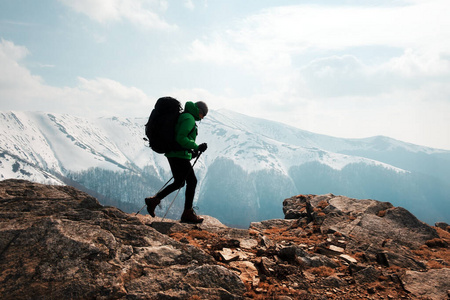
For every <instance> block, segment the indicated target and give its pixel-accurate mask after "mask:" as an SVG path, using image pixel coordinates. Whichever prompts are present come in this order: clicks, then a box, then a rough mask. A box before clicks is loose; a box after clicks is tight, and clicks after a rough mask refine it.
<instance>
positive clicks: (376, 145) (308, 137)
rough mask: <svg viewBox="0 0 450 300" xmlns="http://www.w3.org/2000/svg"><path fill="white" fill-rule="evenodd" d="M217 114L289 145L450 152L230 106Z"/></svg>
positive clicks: (217, 117)
mask: <svg viewBox="0 0 450 300" xmlns="http://www.w3.org/2000/svg"><path fill="white" fill-rule="evenodd" d="M208 117H209V116H208ZM213 118H215V121H216V122H220V123H222V124H232V125H231V126H233V127H235V128H239V129H241V130H242V131H244V132H252V133H254V134H257V135H261V136H266V137H267V138H270V139H274V140H277V141H279V142H282V143H286V144H289V145H295V146H303V147H308V148H318V149H322V150H326V151H330V152H342V151H355V150H380V151H388V150H392V149H404V150H406V151H408V152H413V153H418V152H422V153H425V154H434V153H447V154H448V153H449V152H450V151H447V150H440V149H434V148H430V147H424V146H419V145H414V144H411V143H406V142H402V141H399V140H395V139H392V138H389V137H385V136H374V137H369V138H362V139H347V138H337V137H332V136H327V135H322V134H317V133H312V132H309V131H305V130H301V129H298V128H295V127H292V126H288V125H285V124H282V123H278V122H274V121H268V120H264V119H258V118H253V117H249V116H246V115H242V114H239V113H236V112H233V111H229V110H219V111H217V113H216V114H215V115H214V117H213Z"/></svg>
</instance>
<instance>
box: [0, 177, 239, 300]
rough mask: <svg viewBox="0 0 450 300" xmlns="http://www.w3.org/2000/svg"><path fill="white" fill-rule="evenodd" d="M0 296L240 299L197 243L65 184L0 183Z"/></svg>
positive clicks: (230, 278)
mask: <svg viewBox="0 0 450 300" xmlns="http://www.w3.org/2000/svg"><path fill="white" fill-rule="evenodd" d="M0 228H1V229H0V295H1V297H0V298H1V299H94V298H95V299H118V298H119V299H120V298H123V299H125V298H127V299H188V298H192V297H194V296H198V297H199V298H203V299H219V298H227V299H238V298H241V297H242V295H243V293H244V292H245V286H244V284H243V283H242V281H241V280H240V278H239V277H238V276H237V275H236V274H235V273H234V272H232V271H230V270H228V269H226V268H224V267H222V266H219V265H217V263H216V261H215V260H214V259H213V257H211V256H210V255H208V254H206V253H205V252H204V251H202V250H201V249H198V248H197V247H194V246H191V245H188V244H185V243H180V242H177V241H175V240H174V239H172V238H169V237H168V236H166V235H163V234H161V233H159V232H158V231H156V230H154V229H153V228H151V227H150V226H147V225H145V223H144V222H143V221H142V220H140V219H139V218H137V217H134V216H133V215H129V214H125V213H123V212H122V211H120V210H118V209H116V208H113V207H102V206H101V205H100V204H99V203H98V202H97V200H96V199H95V198H92V197H90V196H89V195H87V194H85V193H83V192H80V191H77V190H75V189H74V188H71V187H67V186H46V185H41V184H37V183H31V182H26V181H13V180H7V181H2V182H1V183H0Z"/></svg>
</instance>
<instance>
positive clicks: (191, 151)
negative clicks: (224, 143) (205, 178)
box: [145, 101, 208, 223]
mask: <svg viewBox="0 0 450 300" xmlns="http://www.w3.org/2000/svg"><path fill="white" fill-rule="evenodd" d="M207 113H208V106H207V105H206V104H205V103H204V102H203V101H199V102H196V103H194V102H186V104H185V107H184V112H183V113H182V114H181V115H180V116H179V118H178V121H177V123H176V125H175V140H176V141H177V142H178V144H180V145H181V146H182V147H183V148H184V149H185V150H179V151H170V152H168V153H166V154H165V156H166V157H167V159H168V161H169V165H170V169H171V171H172V175H173V178H174V182H173V183H172V184H170V185H168V186H167V187H166V188H164V189H163V190H162V191H160V192H158V193H157V194H156V195H155V196H153V197H148V198H145V204H147V211H148V213H149V214H150V215H151V216H152V217H155V208H156V206H157V205H158V204H159V203H160V202H161V200H162V199H164V198H165V197H166V196H167V195H169V194H170V193H172V192H174V191H176V190H178V189H180V188H182V187H183V186H184V184H185V183H186V193H185V202H184V211H183V214H182V215H181V222H186V223H201V222H203V218H200V217H199V216H197V215H196V214H195V212H194V209H193V207H192V206H193V202H194V195H195V188H196V186H197V178H196V177H195V173H194V169H193V167H192V166H191V163H190V160H191V159H192V158H195V157H197V156H198V155H200V153H202V152H205V151H206V149H207V147H208V146H207V144H206V143H203V144H200V145H197V144H196V143H195V139H196V137H197V125H196V124H195V121H200V120H202V119H203V118H204V117H205V116H206V114H207Z"/></svg>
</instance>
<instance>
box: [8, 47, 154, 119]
mask: <svg viewBox="0 0 450 300" xmlns="http://www.w3.org/2000/svg"><path fill="white" fill-rule="evenodd" d="M28 53H29V51H28V50H27V49H26V48H25V47H22V46H17V45H14V43H12V42H10V41H5V40H2V42H1V43H0V69H1V70H2V72H0V107H1V109H2V110H24V111H49V112H62V113H67V112H69V113H71V114H74V115H80V116H87V115H90V116H110V115H124V114H128V115H129V116H141V115H146V113H145V114H143V110H145V109H148V107H151V102H152V101H151V100H150V99H149V97H148V96H147V95H146V94H145V93H144V92H143V91H141V90H139V89H137V88H135V87H127V86H124V85H122V84H121V83H119V82H117V81H114V80H111V79H107V78H96V79H93V80H88V79H85V78H81V77H80V78H78V81H79V84H78V85H77V86H76V87H63V88H57V87H52V86H49V85H47V84H45V82H44V81H43V80H42V78H40V77H39V76H35V75H32V74H31V73H30V71H29V70H28V69H27V68H25V67H24V66H22V65H21V64H20V61H21V60H22V59H24V58H25V57H26V55H28Z"/></svg>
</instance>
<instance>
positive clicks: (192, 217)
mask: <svg viewBox="0 0 450 300" xmlns="http://www.w3.org/2000/svg"><path fill="white" fill-rule="evenodd" d="M181 222H182V223H195V224H198V223H201V222H203V218H200V217H199V216H197V215H196V214H195V212H194V209H193V208H191V209H185V210H184V212H183V214H182V215H181Z"/></svg>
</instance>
